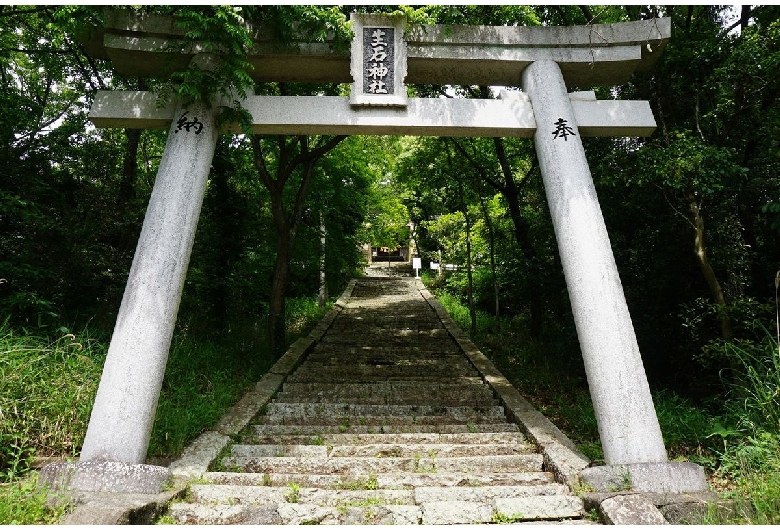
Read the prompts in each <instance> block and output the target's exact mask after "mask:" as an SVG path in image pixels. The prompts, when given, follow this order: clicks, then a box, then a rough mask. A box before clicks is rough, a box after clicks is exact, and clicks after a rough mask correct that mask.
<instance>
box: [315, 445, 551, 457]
mask: <svg viewBox="0 0 780 530" xmlns="http://www.w3.org/2000/svg"><path fill="white" fill-rule="evenodd" d="M535 450H536V448H535V447H534V446H532V445H529V444H527V443H523V444H457V445H450V444H392V443H387V444H371V445H336V446H333V449H332V450H331V451H330V453H329V454H328V456H330V457H331V458H335V457H354V456H359V457H372V456H373V457H378V458H386V457H389V456H395V457H409V456H411V457H414V456H415V455H425V456H429V457H434V456H435V457H436V458H451V457H456V456H481V455H484V456H489V455H521V454H529V453H533V452H534V451H535Z"/></svg>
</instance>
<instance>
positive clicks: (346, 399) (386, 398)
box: [274, 384, 498, 407]
mask: <svg viewBox="0 0 780 530" xmlns="http://www.w3.org/2000/svg"><path fill="white" fill-rule="evenodd" d="M365 386H366V388H365V389H364V390H362V391H357V392H359V394H356V393H354V392H352V393H350V392H349V391H344V390H331V391H325V390H320V391H319V392H309V393H303V392H300V391H294V392H279V393H278V394H277V395H276V397H275V398H274V402H275V403H361V404H364V405H416V404H419V403H426V404H428V405H432V406H448V407H458V406H461V407H462V406H470V407H491V406H497V405H498V401H497V400H496V399H495V398H494V397H493V394H492V393H491V392H490V391H488V390H486V389H476V390H474V391H466V390H463V391H461V392H456V391H454V390H453V391H450V392H426V391H420V392H418V393H417V394H414V393H413V392H412V391H406V392H394V391H387V390H385V391H372V389H371V385H370V384H367V385H365Z"/></svg>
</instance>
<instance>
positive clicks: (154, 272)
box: [50, 56, 218, 491]
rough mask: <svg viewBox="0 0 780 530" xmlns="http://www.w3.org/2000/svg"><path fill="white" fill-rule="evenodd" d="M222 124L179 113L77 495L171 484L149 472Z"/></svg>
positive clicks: (211, 109)
mask: <svg viewBox="0 0 780 530" xmlns="http://www.w3.org/2000/svg"><path fill="white" fill-rule="evenodd" d="M194 61H197V63H196V64H198V66H200V67H201V68H209V67H210V64H211V63H210V58H209V57H208V56H197V57H196V58H195V59H194ZM216 116H217V106H216V105H208V104H204V103H193V104H189V105H186V106H184V105H181V104H179V105H178V106H177V110H176V112H175V114H174V119H173V122H172V123H171V127H170V129H169V133H168V140H167V143H166V145H165V151H164V153H163V157H162V160H161V162H160V167H159V169H158V171H157V178H156V180H155V183H154V188H153V190H152V195H151V198H150V200H149V206H148V209H147V211H146V216H145V218H144V223H143V228H142V229H141V235H140V238H139V240H138V246H137V247H136V251H135V257H134V258H133V264H132V267H131V268H130V275H129V277H128V280H127V286H126V288H125V292H124V296H123V298H122V304H121V306H120V309H119V314H118V316H117V322H116V326H115V328H114V334H113V336H112V337H111V344H110V346H109V349H108V356H107V358H106V362H105V365H104V367H103V375H102V376H101V378H100V385H99V387H98V391H97V396H96V397H95V404H94V407H93V410H92V416H91V417H90V421H89V427H88V428H87V434H86V438H85V440H84V445H83V448H82V451H81V458H80V461H79V463H78V464H76V465H75V466H74V465H71V466H70V467H68V468H67V480H69V481H70V484H69V486H70V487H73V488H75V489H86V490H90V489H91V490H105V489H109V490H112V489H113V490H114V491H116V490H117V488H116V484H115V483H116V482H117V481H120V482H121V481H122V477H127V480H126V482H127V487H128V488H130V490H132V491H137V488H138V487H142V488H145V490H146V491H154V490H159V489H160V488H161V487H162V484H163V483H164V482H165V481H166V480H168V478H170V472H169V471H168V470H167V468H159V467H157V466H147V465H145V464H144V462H145V460H146V453H147V449H148V445H149V438H150V436H151V432H152V426H153V424H154V416H155V412H156V409H157V401H158V398H159V395H160V389H161V388H162V381H163V375H164V373H165V367H166V364H167V360H168V350H169V348H170V344H171V338H172V335H173V329H174V325H175V323H176V316H177V313H178V309H179V302H180V300H181V294H182V290H183V287H184V280H185V277H186V274H187V267H188V265H189V260H190V255H191V253H192V246H193V243H194V240H195V230H196V228H197V225H198V218H199V216H200V210H201V205H202V204H203V196H204V194H205V189H206V181H207V177H208V174H209V169H210V166H211V162H212V159H213V157H214V150H215V148H216V143H217V136H218V131H217V123H216ZM155 468H156V469H155ZM50 473H51V474H56V473H58V470H56V469H55V470H51V471H50ZM59 473H60V474H62V470H60V471H59ZM59 480H62V479H59ZM74 481H75V484H74ZM109 482H111V483H113V484H107V483H109ZM143 484H145V486H143ZM139 485H141V486H139ZM118 490H123V488H122V486H120V487H119V488H118ZM125 491H127V490H125Z"/></svg>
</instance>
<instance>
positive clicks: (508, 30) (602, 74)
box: [86, 11, 671, 137]
mask: <svg viewBox="0 0 780 530" xmlns="http://www.w3.org/2000/svg"><path fill="white" fill-rule="evenodd" d="M371 16H372V15H363V17H368V18H369V19H370V17H371ZM354 22H355V25H356V27H357V28H362V24H363V21H362V20H359V19H355V21H354ZM400 31H403V41H404V45H403V46H402V49H403V52H402V53H403V61H402V64H401V63H399V64H398V70H399V71H400V70H403V71H402V72H401V73H399V76H400V79H401V81H400V82H401V83H403V82H404V81H405V82H406V83H432V84H479V85H506V86H517V85H518V84H519V80H520V76H521V74H522V72H523V70H525V69H526V68H527V67H528V66H529V65H530V64H532V63H533V62H536V61H540V60H551V61H554V62H555V63H557V64H558V66H559V68H560V70H561V74H562V75H563V77H564V81H565V82H566V84H567V85H568V86H593V85H604V84H607V85H612V84H619V83H623V82H625V81H626V80H627V79H628V78H629V76H630V75H631V74H632V73H633V72H634V71H636V70H643V69H648V68H650V66H652V64H653V63H654V62H655V61H656V60H657V58H658V56H659V55H660V53H661V50H662V49H663V47H664V45H665V44H666V42H667V40H668V38H669V35H670V31H671V30H670V22H669V20H668V19H654V20H648V21H637V22H626V23H619V24H597V25H590V26H571V27H504V26H501V27H491V26H418V27H414V28H406V30H405V31H404V30H400ZM400 31H399V32H400ZM257 35H260V36H258V37H257V38H256V40H255V46H254V48H253V49H252V50H251V51H250V54H249V59H248V60H249V62H250V63H251V64H253V65H254V68H253V69H252V70H251V71H250V72H249V74H250V75H251V76H252V77H253V78H254V79H255V80H257V81H287V82H342V83H349V82H353V81H361V79H360V77H361V76H360V74H359V72H356V71H355V70H354V68H355V60H356V59H355V56H356V50H355V43H354V42H353V49H352V53H351V54H347V53H343V54H339V53H337V52H334V51H333V50H332V49H331V47H330V46H329V45H328V44H303V43H298V44H290V45H289V46H287V47H286V48H285V49H284V50H281V51H280V49H279V46H278V45H274V44H273V43H272V42H270V41H269V40H268V39H266V38H263V37H262V32H257ZM356 42H358V43H359V42H360V39H356ZM86 45H87V49H88V50H89V52H90V53H91V54H93V55H94V56H96V57H104V58H109V59H111V60H112V61H113V63H114V66H115V68H116V69H117V70H118V71H119V72H121V73H123V74H125V75H133V76H141V77H143V76H164V75H166V74H168V73H170V72H173V71H177V70H184V69H186V68H187V66H188V64H189V62H190V61H191V60H192V58H193V57H194V56H195V55H197V53H198V52H200V51H202V48H201V47H200V46H199V45H197V44H192V43H188V42H185V41H184V39H183V30H182V29H181V28H178V27H177V26H176V25H175V24H174V22H173V19H172V18H170V17H161V16H156V15H138V14H132V13H128V12H126V11H109V12H108V14H107V16H106V24H105V26H104V27H103V28H101V29H100V30H99V31H97V32H96V33H95V34H93V36H92V38H91V39H90V40H89V41H88V42H87V43H86ZM169 50H181V51H176V52H172V51H169ZM357 53H358V54H359V53H360V51H359V50H358V51H357ZM351 68H352V70H351ZM356 92H357V90H356V87H353V95H354V94H355V93H356ZM401 92H403V93H404V94H403V96H402V98H403V99H405V89H402V90H401ZM507 96H509V97H507ZM372 98H373V96H372V97H369V98H365V99H366V100H370V99H372ZM571 98H572V104H573V106H574V110H575V112H576V114H577V123H578V126H579V130H580V133H581V134H582V135H584V136H649V135H650V134H652V131H653V130H654V129H655V120H654V119H653V116H652V112H651V111H650V106H649V104H648V103H647V102H645V101H596V99H595V95H594V94H593V93H592V92H591V93H580V94H572V96H571ZM502 99H503V101H497V100H436V99H412V100H408V102H407V101H405V100H404V101H403V102H402V103H401V105H400V106H401V107H403V109H399V108H398V107H396V108H391V107H392V106H393V105H395V104H396V103H397V101H396V102H393V101H391V102H390V103H389V105H390V107H388V106H385V105H383V104H379V105H378V106H376V105H373V103H371V102H369V103H368V107H367V108H363V109H361V110H359V111H357V112H356V111H355V110H356V109H355V108H354V107H352V106H351V104H354V103H355V102H354V101H353V100H351V99H350V100H349V101H348V100H347V98H338V97H330V98H320V97H317V98H311V97H309V98H307V97H273V98H268V97H265V98H264V97H261V96H253V97H250V98H248V99H247V100H246V101H244V102H243V106H244V108H246V109H247V110H248V111H249V112H250V113H251V114H252V116H253V119H252V127H253V132H254V133H256V134H397V135H433V136H519V137H531V136H533V134H534V131H535V130H536V123H535V121H534V114H533V110H532V109H531V105H530V103H529V102H528V100H527V98H525V97H523V95H520V96H519V97H518V96H517V95H516V94H515V95H514V96H512V95H511V94H508V93H505V94H504V95H503V96H502ZM173 105H174V104H173V103H171V104H170V105H168V106H167V107H163V108H158V107H157V105H156V97H155V95H154V94H152V93H148V92H107V91H101V92H100V93H98V95H97V96H96V98H95V102H94V104H93V106H92V111H91V114H90V119H91V120H92V121H93V123H95V125H97V126H98V127H130V128H167V127H168V124H169V123H170V122H171V119H173Z"/></svg>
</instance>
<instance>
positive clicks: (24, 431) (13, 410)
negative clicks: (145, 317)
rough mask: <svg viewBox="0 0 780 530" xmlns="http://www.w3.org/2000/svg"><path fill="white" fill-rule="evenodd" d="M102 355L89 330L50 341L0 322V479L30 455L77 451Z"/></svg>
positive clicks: (24, 465) (23, 467)
mask: <svg viewBox="0 0 780 530" xmlns="http://www.w3.org/2000/svg"><path fill="white" fill-rule="evenodd" d="M105 354H106V346H105V344H104V343H103V342H101V341H100V340H98V339H96V338H94V337H93V336H91V334H90V332H89V330H85V331H84V332H82V333H80V334H79V335H78V337H77V336H75V335H73V334H64V335H62V336H61V337H60V338H58V339H56V340H54V341H51V340H50V339H49V338H47V337H43V336H34V335H26V334H23V333H17V332H14V331H13V330H12V329H10V328H9V326H8V324H7V323H6V324H4V325H2V326H0V440H2V443H0V481H3V480H15V479H17V478H18V477H19V476H22V475H23V474H24V473H26V472H27V471H28V470H29V465H30V463H31V461H32V458H33V456H36V455H37V456H51V455H65V456H75V455H76V454H77V452H78V450H79V448H80V446H81V443H82V441H83V438H84V434H85V433H86V427H87V421H88V420H89V412H90V410H91V408H92V402H93V400H94V396H95V392H96V391H97V384H98V381H99V380H100V373H101V372H102V367H103V361H104V359H105Z"/></svg>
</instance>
